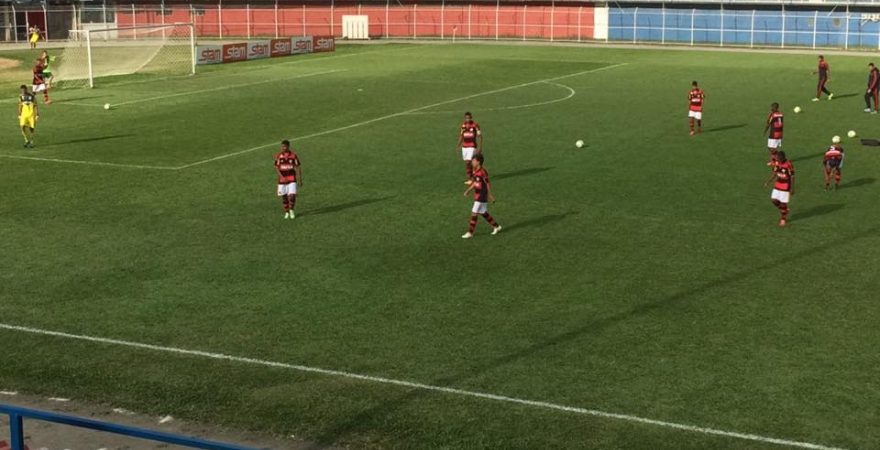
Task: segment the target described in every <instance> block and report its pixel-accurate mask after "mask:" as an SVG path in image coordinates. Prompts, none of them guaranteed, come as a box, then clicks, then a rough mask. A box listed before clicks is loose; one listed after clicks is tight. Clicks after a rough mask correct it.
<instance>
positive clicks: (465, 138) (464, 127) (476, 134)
mask: <svg viewBox="0 0 880 450" xmlns="http://www.w3.org/2000/svg"><path fill="white" fill-rule="evenodd" d="M458 146H459V147H460V148H461V159H462V160H464V170H465V173H466V174H467V180H466V181H465V183H469V182H470V181H471V177H472V175H473V168H472V166H471V159H473V157H474V155H476V154H479V153H482V151H483V132H482V131H481V130H480V124H478V123H477V122H474V116H473V115H471V113H469V112H466V113H464V122H462V123H461V128H460V129H459V131H458Z"/></svg>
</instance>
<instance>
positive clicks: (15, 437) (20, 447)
mask: <svg viewBox="0 0 880 450" xmlns="http://www.w3.org/2000/svg"><path fill="white" fill-rule="evenodd" d="M9 440H10V441H12V442H11V443H10V445H12V450H24V421H23V420H22V417H21V415H20V414H10V415H9Z"/></svg>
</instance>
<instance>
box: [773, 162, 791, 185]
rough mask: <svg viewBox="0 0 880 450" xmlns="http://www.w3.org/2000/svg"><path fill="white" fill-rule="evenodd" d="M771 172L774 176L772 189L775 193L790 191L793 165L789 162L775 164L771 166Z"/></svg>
mask: <svg viewBox="0 0 880 450" xmlns="http://www.w3.org/2000/svg"><path fill="white" fill-rule="evenodd" d="M773 172H774V173H775V174H776V183H775V184H774V185H773V188H774V189H776V190H777V191H790V190H791V183H792V179H793V178H794V165H793V164H792V163H791V161H786V162H784V163H776V164H775V165H774V166H773Z"/></svg>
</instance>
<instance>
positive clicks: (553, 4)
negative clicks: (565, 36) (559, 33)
mask: <svg viewBox="0 0 880 450" xmlns="http://www.w3.org/2000/svg"><path fill="white" fill-rule="evenodd" d="M555 30H556V0H552V1H551V2H550V42H553V37H554V36H553V35H554V31H555Z"/></svg>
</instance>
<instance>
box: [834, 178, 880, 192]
mask: <svg viewBox="0 0 880 450" xmlns="http://www.w3.org/2000/svg"><path fill="white" fill-rule="evenodd" d="M876 182H877V179H876V178H873V177H869V178H859V179H857V180H852V181H847V182H846V183H843V184H841V185H840V188H841V189H849V188H857V187H860V186H867V185H869V184H874V183H876Z"/></svg>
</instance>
